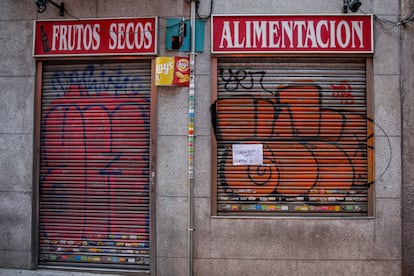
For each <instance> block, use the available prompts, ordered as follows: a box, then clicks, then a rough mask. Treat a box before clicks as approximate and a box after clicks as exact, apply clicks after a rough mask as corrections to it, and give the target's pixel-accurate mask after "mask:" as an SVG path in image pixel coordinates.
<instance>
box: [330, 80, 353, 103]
mask: <svg viewBox="0 0 414 276" xmlns="http://www.w3.org/2000/svg"><path fill="white" fill-rule="evenodd" d="M331 88H332V90H333V91H332V97H335V98H339V99H340V101H339V103H341V104H353V103H354V96H353V95H352V87H351V85H350V84H349V83H348V82H347V81H341V83H340V84H339V85H335V84H332V85H331Z"/></svg>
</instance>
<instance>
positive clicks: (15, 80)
mask: <svg viewBox="0 0 414 276" xmlns="http://www.w3.org/2000/svg"><path fill="white" fill-rule="evenodd" d="M0 87H2V98H3V100H2V101H1V103H0V129H1V132H2V133H28V134H30V133H32V131H33V102H34V78H32V77H3V78H0Z"/></svg>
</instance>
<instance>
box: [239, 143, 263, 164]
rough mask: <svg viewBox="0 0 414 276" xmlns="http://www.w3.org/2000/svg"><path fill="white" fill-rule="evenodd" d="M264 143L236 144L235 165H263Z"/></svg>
mask: <svg viewBox="0 0 414 276" xmlns="http://www.w3.org/2000/svg"><path fill="white" fill-rule="evenodd" d="M262 164H263V145H259V144H234V145H233V165H235V166H237V165H262Z"/></svg>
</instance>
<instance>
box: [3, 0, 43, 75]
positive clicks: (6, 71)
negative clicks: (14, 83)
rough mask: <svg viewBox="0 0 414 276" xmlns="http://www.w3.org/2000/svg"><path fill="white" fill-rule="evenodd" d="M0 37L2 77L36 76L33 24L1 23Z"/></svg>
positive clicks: (24, 22) (21, 22) (20, 22)
mask: <svg viewBox="0 0 414 276" xmlns="http://www.w3.org/2000/svg"><path fill="white" fill-rule="evenodd" d="M33 4H34V3H33ZM0 37H1V38H2V39H1V40H0V47H1V49H2V50H1V51H0V76H25V77H27V76H34V74H35V69H36V68H35V60H34V58H33V57H32V49H33V22H32V21H30V20H29V21H14V20H13V21H12V20H10V21H0Z"/></svg>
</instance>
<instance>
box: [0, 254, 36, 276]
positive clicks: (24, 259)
mask: <svg viewBox="0 0 414 276" xmlns="http://www.w3.org/2000/svg"><path fill="white" fill-rule="evenodd" d="M31 259H32V252H31V251H30V250H1V249H0V267H4V268H16V269H17V268H18V269H30V268H31ZM7 272H8V271H7ZM13 272H16V270H14V271H13ZM17 272H19V271H17ZM0 274H1V275H2V276H3V275H4V276H10V275H13V274H7V273H6V274H2V273H0ZM15 275H21V273H18V274H17V273H16V274H15ZM29 275H32V274H29Z"/></svg>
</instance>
